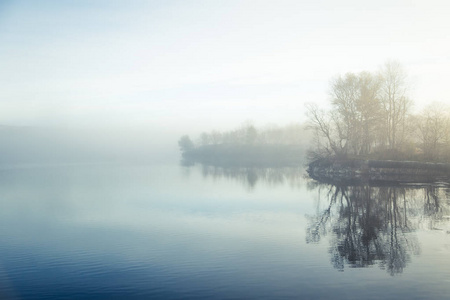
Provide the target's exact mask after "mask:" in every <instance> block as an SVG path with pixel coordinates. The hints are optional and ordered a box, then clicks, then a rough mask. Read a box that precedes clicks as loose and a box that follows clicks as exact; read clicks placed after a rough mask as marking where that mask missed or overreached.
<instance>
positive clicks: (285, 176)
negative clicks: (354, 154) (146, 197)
mask: <svg viewBox="0 0 450 300" xmlns="http://www.w3.org/2000/svg"><path fill="white" fill-rule="evenodd" d="M182 165H183V166H185V167H188V168H190V167H198V168H201V173H202V176H203V177H204V178H207V177H210V178H212V179H213V180H218V179H233V180H237V181H239V182H240V183H242V184H243V185H244V186H246V187H247V188H249V189H250V190H252V189H254V188H255V186H256V185H257V183H258V182H260V181H261V182H264V184H266V185H270V186H277V185H282V184H285V183H288V184H289V185H290V186H291V187H301V186H303V185H304V182H305V180H304V177H305V168H304V167H259V166H246V167H243V166H213V165H205V164H199V165H187V164H182Z"/></svg>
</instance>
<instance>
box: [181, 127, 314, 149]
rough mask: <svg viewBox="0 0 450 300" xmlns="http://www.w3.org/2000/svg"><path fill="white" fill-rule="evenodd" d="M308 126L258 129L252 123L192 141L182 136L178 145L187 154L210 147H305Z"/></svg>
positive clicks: (203, 134)
mask: <svg viewBox="0 0 450 300" xmlns="http://www.w3.org/2000/svg"><path fill="white" fill-rule="evenodd" d="M308 136H309V134H308V132H307V129H306V126H304V125H301V124H290V125H287V126H284V127H280V126H275V125H269V126H266V127H264V128H257V127H255V126H254V125H253V124H252V123H251V122H246V123H243V124H242V125H241V126H239V127H238V128H236V129H233V130H229V131H223V132H222V131H218V130H212V131H210V132H203V133H201V134H200V136H199V137H198V138H197V139H195V140H192V139H191V138H190V137H189V136H188V135H184V136H182V137H181V138H180V139H179V141H178V145H179V147H180V150H181V151H183V152H185V151H189V150H192V149H194V148H198V147H202V146H209V145H222V144H228V145H277V144H278V145H303V144H305V145H306V144H307V143H308V142H309V141H308V140H307V137H308Z"/></svg>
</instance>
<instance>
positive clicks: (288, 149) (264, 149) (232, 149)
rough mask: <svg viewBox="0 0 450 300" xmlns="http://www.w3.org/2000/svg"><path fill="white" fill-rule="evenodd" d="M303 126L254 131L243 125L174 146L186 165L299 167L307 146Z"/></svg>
mask: <svg viewBox="0 0 450 300" xmlns="http://www.w3.org/2000/svg"><path fill="white" fill-rule="evenodd" d="M310 137H311V135H310V132H309V131H308V130H307V128H306V126H305V125H301V124H291V125H287V126H284V127H279V126H275V125H273V126H266V127H264V128H257V127H255V126H254V125H253V124H252V123H250V122H247V123H244V124H242V125H241V126H240V127H238V128H236V129H234V130H230V131H224V132H221V131H217V130H213V131H211V132H203V133H201V134H200V136H199V137H198V138H196V139H195V140H192V139H191V138H190V137H189V136H188V135H184V136H182V137H181V138H180V139H179V141H178V145H179V147H180V150H181V152H182V154H183V158H184V159H185V161H188V162H202V163H204V164H211V165H230V164H235V165H265V166H270V165H299V164H302V162H303V158H304V155H305V152H306V149H307V148H308V147H309V146H310V142H311V139H310Z"/></svg>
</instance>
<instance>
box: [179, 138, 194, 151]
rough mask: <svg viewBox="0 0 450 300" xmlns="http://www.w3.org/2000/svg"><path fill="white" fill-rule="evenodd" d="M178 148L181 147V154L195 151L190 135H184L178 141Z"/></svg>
mask: <svg viewBox="0 0 450 300" xmlns="http://www.w3.org/2000/svg"><path fill="white" fill-rule="evenodd" d="M178 146H179V147H180V150H181V152H186V151H189V150H192V149H194V143H193V142H192V140H191V138H190V137H189V136H188V135H183V136H182V137H181V138H180V139H179V140H178Z"/></svg>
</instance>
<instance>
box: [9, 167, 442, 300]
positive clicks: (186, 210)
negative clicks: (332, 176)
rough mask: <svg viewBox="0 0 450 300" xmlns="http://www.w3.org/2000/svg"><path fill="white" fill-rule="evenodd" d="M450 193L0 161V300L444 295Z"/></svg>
mask: <svg viewBox="0 0 450 300" xmlns="http://www.w3.org/2000/svg"><path fill="white" fill-rule="evenodd" d="M449 199H450V189H448V188H447V185H446V184H444V183H439V184H437V185H428V186H426V185H425V186H411V187H390V186H333V185H326V184H317V183H315V182H314V181H311V180H307V179H306V178H305V177H304V171H303V170H301V169H289V168H284V169H262V168H257V169H254V168H214V167H202V166H191V167H185V166H178V165H173V166H160V165H145V166H136V165H105V164H104V165H58V166H34V167H30V166H28V167H14V168H13V167H11V168H2V169H0V214H1V218H0V222H1V224H0V298H2V299H65V298H67V299H84V298H89V299H114V298H116V299H134V298H136V299H213V298H214V299H243V298H245V299H281V298H292V299H330V298H332V299H399V298H404V299H445V298H447V297H448V295H450V220H449V216H450V209H449V206H450V203H449Z"/></svg>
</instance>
